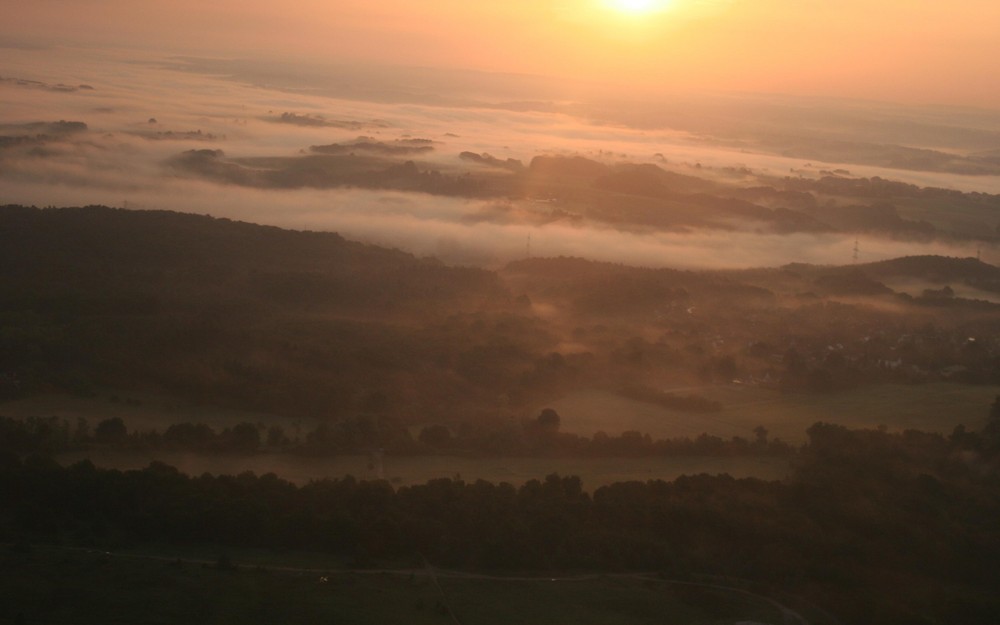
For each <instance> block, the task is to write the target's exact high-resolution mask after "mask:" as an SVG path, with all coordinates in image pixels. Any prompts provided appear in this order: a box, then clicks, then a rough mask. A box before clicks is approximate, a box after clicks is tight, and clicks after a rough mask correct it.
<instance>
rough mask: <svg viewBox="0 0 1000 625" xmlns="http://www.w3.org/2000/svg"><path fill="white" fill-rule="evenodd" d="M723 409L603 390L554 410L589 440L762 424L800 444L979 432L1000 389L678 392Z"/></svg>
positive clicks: (745, 429)
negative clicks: (821, 429) (812, 437)
mask: <svg viewBox="0 0 1000 625" xmlns="http://www.w3.org/2000/svg"><path fill="white" fill-rule="evenodd" d="M676 392H677V393H678V394H685V393H697V394H699V395H703V396H705V397H707V398H709V399H713V400H716V401H718V402H721V403H722V405H723V409H722V410H721V411H720V412H709V413H692V412H681V411H676V410H670V409H667V408H663V407H661V406H658V405H655V404H650V403H645V402H639V401H635V400H632V399H627V398H624V397H620V396H618V395H615V394H613V393H609V392H605V391H579V392H576V393H572V394H570V395H568V396H566V397H564V398H563V399H561V400H559V401H557V402H554V403H552V404H551V407H552V408H554V409H555V410H556V411H557V412H558V413H559V415H560V417H561V418H562V429H563V430H564V431H567V432H574V433H577V434H581V435H586V436H590V435H592V434H593V433H594V432H596V431H598V430H604V431H605V432H607V433H608V434H617V433H620V432H623V431H627V430H636V431H639V432H643V433H648V434H650V435H651V436H652V437H653V438H671V437H677V436H690V437H695V436H697V435H698V434H700V433H702V432H708V433H709V434H714V435H717V436H723V437H731V436H743V437H745V438H750V439H753V436H754V433H753V429H754V428H755V427H757V426H758V425H763V426H764V427H765V428H767V429H768V431H769V432H770V435H771V437H778V438H781V439H783V440H785V441H787V442H790V443H795V444H798V443H802V442H804V441H805V438H806V434H805V431H806V429H807V428H808V427H809V426H810V425H812V424H813V423H815V422H817V421H825V422H828V423H837V424H841V425H845V426H848V427H855V428H874V427H877V426H879V425H885V426H886V427H887V428H889V429H890V430H904V429H917V430H923V431H927V432H940V433H943V434H948V433H950V432H951V431H952V429H954V427H955V426H956V425H959V424H964V425H965V426H966V427H968V428H969V429H979V428H980V427H982V425H983V424H984V423H985V422H986V418H987V415H988V414H989V407H990V405H991V404H992V403H993V400H994V398H995V397H996V396H997V395H1000V386H969V385H961V384H948V383H935V384H923V385H900V384H883V385H877V386H865V387H861V388H857V389H851V390H848V391H841V392H836V393H826V394H806V393H781V392H778V391H774V390H770V389H765V388H760V387H754V386H745V385H735V384H734V385H725V386H706V387H698V388H690V389H679V390H677V391H676Z"/></svg>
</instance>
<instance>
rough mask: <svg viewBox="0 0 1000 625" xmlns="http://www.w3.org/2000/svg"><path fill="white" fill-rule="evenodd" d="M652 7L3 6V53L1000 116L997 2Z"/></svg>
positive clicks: (184, 1)
mask: <svg viewBox="0 0 1000 625" xmlns="http://www.w3.org/2000/svg"><path fill="white" fill-rule="evenodd" d="M662 1H663V2H666V3H668V6H667V7H666V8H664V9H663V10H661V11H657V12H653V13H649V14H643V15H631V16H630V15H626V14H624V13H622V12H618V11H615V10H613V9H611V8H609V6H608V5H609V3H610V2H611V0H476V1H470V0H379V1H377V2H373V1H372V0H299V2H297V3H295V4H286V3H281V4H279V3H275V2H265V1H263V0H240V1H239V2H236V1H234V0H197V1H195V0H172V1H171V2H165V3H157V4H153V3H150V2H145V1H142V0H32V2H18V1H16V0H0V3H2V4H4V5H7V6H6V7H5V8H4V11H3V14H4V16H5V17H4V20H2V21H0V43H11V42H13V43H22V44H23V43H42V42H44V43H71V44H78V43H85V44H94V45H99V46H114V47H122V46H124V47H128V46H139V47H143V48H158V49H162V50H164V51H169V52H173V53H181V54H185V53H186V54H202V55H203V54H215V55H239V56H254V55H257V56H265V55H266V56H281V57H284V58H310V59H322V60H336V61H344V60H346V61H379V62H389V63H402V64H409V65H430V66H435V65H445V66H452V67H463V68H471V69H484V70H498V71H508V72H519V73H531V74H544V75H552V76H556V77H560V76H565V77H573V78H584V79H596V80H614V81H617V82H619V83H624V84H626V85H631V86H636V87H642V88H656V87H667V88H671V89H685V88H698V89H712V90H722V91H728V90H739V91H768V92H784V93H792V94H801V95H836V96H846V97H862V98H871V99H879V100H890V101H899V102H914V103H945V104H957V105H971V106H979V107H987V108H1000V80H998V79H997V76H998V75H1000V2H998V1H997V0H952V1H951V2H948V3H945V2H932V1H930V0H839V1H837V2H831V1H822V0H662ZM0 54H2V52H0ZM0 61H2V58H0ZM0 69H2V62H0Z"/></svg>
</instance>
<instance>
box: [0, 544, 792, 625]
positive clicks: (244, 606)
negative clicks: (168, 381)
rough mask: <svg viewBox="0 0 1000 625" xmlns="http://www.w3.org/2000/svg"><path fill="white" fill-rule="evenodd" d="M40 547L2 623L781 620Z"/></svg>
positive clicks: (580, 588) (614, 580)
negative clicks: (229, 568)
mask: <svg viewBox="0 0 1000 625" xmlns="http://www.w3.org/2000/svg"><path fill="white" fill-rule="evenodd" d="M234 561H235V564H236V565H237V566H238V568H237V569H236V570H221V569H219V568H217V567H215V566H212V565H210V564H207V563H204V562H202V563H199V562H192V561H185V560H180V559H175V558H173V557H169V556H166V555H161V556H159V557H157V558H155V559H154V558H152V557H148V556H142V555H140V554H131V553H114V554H105V553H103V552H98V551H83V550H68V549H62V548H52V547H40V546H32V547H29V548H27V549H26V550H21V549H17V550H15V549H13V548H10V547H6V548H3V550H2V552H0V622H6V623H47V624H51V625H60V624H63V623H66V624H69V623H73V624H75V625H88V624H91V623H94V624H97V623H100V624H101V625H107V624H113V623H157V624H162V625H173V624H175V623H176V624H181V623H183V624H198V623H234V624H235V623H239V624H241V625H253V624H255V623H268V624H272V623H287V624H292V623H319V622H332V623H351V624H352V625H368V624H373V625H374V624H379V625H385V624H396V623H398V624H408V625H422V624H428V625H431V624H442V625H444V624H453V623H455V622H456V619H452V617H451V616H450V615H449V614H448V609H447V608H445V606H446V605H447V606H449V607H450V608H451V609H452V610H453V612H454V614H455V616H456V617H457V620H458V622H461V623H462V624H463V625H493V624H496V625H501V624H503V625H507V624H511V623H519V624H523V625H548V624H553V625H555V624H559V625H562V624H564V623H574V624H578V625H591V624H593V625H599V624H600V625H615V624H619V623H620V624H622V625H625V624H635V625H643V624H646V623H675V624H678V625H684V624H695V623H702V624H705V623H715V624H722V623H727V624H728V623H736V622H747V621H752V622H757V623H781V622H782V620H781V618H782V615H781V612H780V611H779V610H778V609H777V608H776V607H774V606H773V605H772V604H771V603H769V602H768V601H767V600H766V599H764V598H762V597H755V596H753V595H750V594H748V593H743V592H739V591H732V590H725V589H722V588H711V587H708V586H698V585H691V584H675V583H670V582H667V581H657V580H653V579H639V578H635V579H631V578H628V577H624V576H616V577H600V576H593V577H591V578H587V579H573V578H565V579H549V578H542V579H527V578H514V579H501V578H483V577H479V578H477V577H474V576H472V577H467V576H466V575H465V574H462V573H447V572H442V573H439V574H437V575H436V578H437V583H435V582H434V580H432V579H431V577H430V576H429V575H427V574H426V572H424V571H419V570H418V571H415V572H409V571H404V572H398V573H394V572H378V571H371V572H351V571H345V570H340V571H338V570H331V571H325V570H320V571H316V570H295V569H292V568H287V569H285V570H277V569H275V568H266V567H259V566H250V567H247V566H239V565H240V561H239V559H238V557H237V558H234Z"/></svg>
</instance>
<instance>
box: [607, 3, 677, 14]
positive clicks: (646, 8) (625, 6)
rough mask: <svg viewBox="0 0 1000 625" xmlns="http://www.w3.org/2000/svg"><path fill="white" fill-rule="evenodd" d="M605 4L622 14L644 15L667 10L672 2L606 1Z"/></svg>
mask: <svg viewBox="0 0 1000 625" xmlns="http://www.w3.org/2000/svg"><path fill="white" fill-rule="evenodd" d="M605 4H607V5H608V6H609V7H611V8H612V9H614V10H616V11H620V12H622V13H628V14H631V15H642V14H644V13H653V12H656V11H662V10H663V9H666V8H667V6H668V5H669V4H670V0H605Z"/></svg>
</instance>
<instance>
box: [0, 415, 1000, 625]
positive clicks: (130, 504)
mask: <svg viewBox="0 0 1000 625" xmlns="http://www.w3.org/2000/svg"><path fill="white" fill-rule="evenodd" d="M991 422H997V423H1000V420H995V421H991ZM997 429H1000V428H995V427H994V428H993V430H991V429H990V428H987V429H985V430H983V431H982V432H979V433H970V432H963V434H962V435H961V436H952V437H944V436H940V435H937V434H928V433H923V432H917V431H908V432H903V433H888V432H884V431H880V430H850V429H848V428H845V427H842V426H837V425H830V424H823V423H819V424H816V425H814V426H812V427H811V428H810V429H809V431H808V437H809V442H808V444H807V445H806V446H805V447H804V448H803V450H802V452H801V453H800V455H799V458H798V459H797V470H796V472H795V474H794V475H793V476H792V477H791V478H790V479H788V480H786V481H782V482H777V481H773V482H771V481H763V480H759V479H734V478H732V477H730V476H728V475H717V476H709V475H696V476H684V477H680V478H678V479H676V480H674V481H672V482H665V481H661V480H653V481H648V482H638V481H633V482H623V483H617V484H613V485H610V486H605V487H601V488H598V489H596V490H595V491H593V493H589V492H587V491H586V489H585V488H584V485H583V484H582V483H581V480H580V479H579V478H577V477H573V476H559V475H550V476H548V477H547V478H545V479H544V480H532V481H529V482H527V483H526V484H524V485H523V486H521V487H519V488H517V487H514V486H512V485H510V484H506V483H500V484H494V483H489V482H485V481H482V480H479V481H476V482H464V481H462V480H460V479H439V480H432V481H430V482H428V483H426V484H422V485H416V486H402V487H398V488H394V487H393V486H392V485H391V484H389V483H387V482H384V481H358V480H356V479H354V478H352V477H345V478H342V479H335V480H329V479H326V480H320V481H315V482H311V483H309V484H307V485H304V486H301V487H297V486H295V485H294V484H292V483H290V482H287V481H285V480H282V479H281V478H279V477H278V476H276V475H274V474H266V475H260V476H258V475H254V474H253V473H243V474H241V475H237V476H211V475H207V474H206V475H202V476H199V477H189V476H186V475H184V474H182V473H180V472H179V471H177V470H176V469H174V468H172V467H169V466H167V465H164V464H162V463H153V464H151V465H150V466H149V467H147V468H146V469H143V470H137V471H125V472H122V471H117V470H103V469H98V468H96V467H95V466H94V465H93V464H91V463H90V462H87V461H84V462H81V463H78V464H75V465H73V466H70V467H62V466H59V465H58V464H56V463H55V462H53V461H52V460H49V459H47V458H45V457H42V456H37V455H36V456H29V457H27V458H24V459H21V458H19V457H17V456H16V455H14V454H10V453H0V541H4V542H12V543H24V542H31V541H44V542H57V543H62V544H72V545H81V546H94V547H96V548H103V549H127V548H129V547H131V546H133V545H141V544H152V543H155V544H193V543H197V544H213V545H219V546H228V547H231V548H236V547H254V548H273V549H307V550H313V551H321V552H328V553H333V554H342V555H344V556H347V557H349V558H352V559H353V562H354V566H359V567H363V566H368V565H374V564H378V565H379V566H382V565H384V564H385V563H386V562H395V563H402V564H406V563H410V564H415V563H419V562H420V561H421V558H424V557H426V558H427V559H429V560H430V561H431V562H434V563H435V564H437V565H440V566H449V567H466V568H475V569H491V570H498V571H504V570H506V571H527V570H532V571H552V570H560V571H564V570H591V571H620V570H642V571H659V572H661V573H663V574H664V575H665V576H668V577H671V578H678V579H684V578H686V577H688V576H691V575H694V574H711V575H716V576H724V577H733V578H742V579H746V580H752V581H753V582H754V583H755V584H757V585H758V586H759V587H761V588H763V589H769V588H773V589H780V590H782V591H786V592H792V593H795V594H798V595H800V596H804V597H806V598H808V599H809V600H811V601H813V602H814V603H816V604H818V605H821V606H824V607H825V608H826V609H828V610H830V611H832V612H834V613H835V614H838V615H840V616H841V617H842V618H843V619H844V620H845V622H879V623H889V622H892V623H916V622H935V621H936V622H962V623H993V622H995V616H996V614H998V613H1000V599H998V596H997V595H996V593H995V589H996V588H997V587H1000V567H997V566H996V562H998V561H1000V527H998V526H997V524H996V523H995V519H996V518H1000V480H998V467H1000V463H998V455H997V446H996V444H995V443H996V440H994V438H995V435H996V433H997V432H996V431H995V430H997ZM977 441H978V442H977ZM970 445H973V446H970ZM976 445H978V447H976ZM927 619H930V621H928V620H927Z"/></svg>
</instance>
